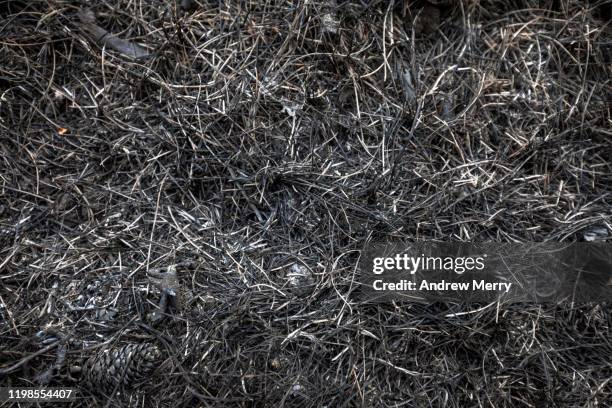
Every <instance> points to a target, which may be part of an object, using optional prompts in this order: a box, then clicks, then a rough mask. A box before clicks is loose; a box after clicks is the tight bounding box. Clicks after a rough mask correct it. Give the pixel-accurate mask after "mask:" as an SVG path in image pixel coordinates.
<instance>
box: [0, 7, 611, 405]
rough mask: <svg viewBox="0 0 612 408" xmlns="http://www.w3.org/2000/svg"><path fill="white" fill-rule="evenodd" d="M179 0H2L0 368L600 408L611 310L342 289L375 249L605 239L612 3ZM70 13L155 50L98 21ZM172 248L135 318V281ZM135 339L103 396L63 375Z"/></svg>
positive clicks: (6, 379)
mask: <svg viewBox="0 0 612 408" xmlns="http://www.w3.org/2000/svg"><path fill="white" fill-rule="evenodd" d="M178 3H179V2H169V1H157V0H152V1H146V2H134V1H116V2H105V1H101V2H86V1H61V0H55V1H51V0H49V1H27V2H26V1H21V2H19V1H9V2H6V1H4V2H2V5H1V6H0V15H1V16H2V18H0V223H1V224H2V225H1V226H2V228H3V229H2V233H1V234H0V237H2V240H3V244H2V245H3V246H2V247H1V248H0V254H1V257H0V338H1V341H0V385H20V386H25V385H32V384H41V383H46V384H47V385H54V386H74V387H78V388H79V393H80V395H81V396H83V397H84V399H82V400H79V401H77V402H74V403H73V406H80V405H91V406H105V405H106V406H118V405H123V406H136V405H143V404H144V405H148V406H154V407H161V406H183V405H189V406H195V405H198V406H211V407H212V406H214V407H219V406H245V407H247V406H288V407H289V406H290V407H297V406H303V407H317V406H328V407H340V406H366V407H379V406H400V405H401V404H403V406H449V407H465V406H483V407H484V406H495V407H504V406H508V407H515V406H572V407H596V406H601V407H603V406H609V405H611V401H612V381H611V380H610V378H611V377H612V369H611V366H612V365H611V356H612V346H611V344H610V338H611V336H610V323H611V316H612V315H611V309H610V306H609V305H594V304H590V305H573V306H572V305H505V304H500V305H497V304H493V305H440V304H434V305H427V306H425V305H418V304H410V303H399V304H389V305H379V306H374V305H368V304H363V303H358V302H356V301H354V298H353V296H352V294H353V292H354V291H355V290H356V289H357V288H356V287H355V286H354V285H353V283H352V282H353V279H354V274H355V269H356V264H357V261H358V259H359V254H360V251H362V249H363V248H364V247H365V246H367V245H368V243H369V242H371V241H373V240H380V239H390V238H394V237H399V238H404V239H438V240H461V241H501V242H513V241H521V242H522V241H532V240H535V241H544V240H553V241H580V240H583V239H584V238H585V237H587V236H588V237H593V236H597V237H598V239H604V240H605V239H609V237H610V234H611V227H610V225H611V224H612V223H611V216H612V210H611V208H612V206H611V201H612V195H611V186H612V168H611V164H610V158H612V142H611V139H610V138H611V133H610V121H611V118H610V99H611V97H612V91H611V87H610V67H611V65H610V62H611V61H610V55H611V52H610V41H611V38H612V37H611V36H610V28H609V23H608V22H607V20H605V16H606V15H608V16H609V3H605V2H578V1H550V2H535V1H533V2H530V1H511V2H508V1H501V0H500V1H487V2H485V1H481V2H478V1H469V2H467V1H466V2H458V1H447V2H431V3H430V2H425V1H423V2H415V3H414V4H409V3H408V2H401V1H395V2H386V1H385V2H382V1H372V2H357V1H355V2H340V1H338V2H337V3H336V2H317V1H308V2H296V3H295V4H294V3H293V2H280V1H278V2H277V1H260V2H255V1H240V2H239V1H194V2H191V3H192V4H191V5H190V7H189V10H182V9H180V7H179V5H177V4H178ZM433 3H437V4H433ZM86 7H91V8H92V11H93V12H94V16H95V24H97V25H98V26H99V27H101V28H102V29H104V30H106V31H107V32H108V33H110V34H112V35H114V36H116V38H119V39H123V40H126V41H132V42H134V43H138V44H140V45H141V46H143V47H145V48H146V49H148V50H149V52H150V55H149V56H147V57H144V58H142V59H139V60H135V59H132V58H131V57H130V56H129V55H123V54H121V52H120V50H116V49H113V48H112V42H109V41H108V38H109V37H105V38H106V40H105V39H103V38H95V37H92V35H91V30H89V31H88V30H87V29H86V27H83V26H82V24H83V23H82V21H81V20H79V18H78V17H77V15H78V13H79V11H80V10H82V9H84V8H86ZM606 13H608V14H606ZM102 44H106V46H105V48H104V49H102V48H101V45H102ZM109 44H111V45H109ZM173 265H174V266H176V271H177V274H178V282H179V283H178V287H177V288H175V289H176V291H177V297H178V296H180V299H176V301H172V302H168V303H169V304H170V305H171V307H170V308H169V309H168V310H167V311H166V312H167V316H166V317H165V318H164V319H161V320H160V319H153V318H152V317H151V316H153V315H154V314H153V312H155V311H156V310H157V305H158V304H159V302H160V298H161V297H162V291H164V290H167V288H166V289H164V288H160V287H159V286H158V285H155V284H154V283H152V280H151V279H150V274H148V273H147V272H148V271H150V270H158V271H162V272H163V271H165V270H167V269H168V268H169V267H171V266H173ZM131 343H155V344H157V345H159V347H160V349H161V350H162V351H163V361H162V362H161V363H160V365H159V367H158V369H157V370H155V372H154V375H153V376H152V377H151V378H150V380H148V381H146V382H144V383H140V384H134V386H133V388H132V389H131V390H127V391H125V392H123V393H122V394H121V395H120V396H117V395H115V396H112V400H110V398H111V397H110V396H107V397H104V396H100V395H96V394H95V389H93V390H92V389H91V387H89V388H88V387H85V384H84V383H83V382H81V381H79V379H78V366H80V365H82V363H83V361H84V359H86V358H88V357H90V356H92V355H95V353H99V352H103V350H105V349H108V348H112V347H121V346H122V345H125V344H131ZM53 366H55V367H56V368H55V369H53ZM49 368H52V370H51V371H46V370H48V369H49ZM71 369H72V373H71V376H72V377H74V379H71V378H69V372H70V371H71ZM49 373H51V375H48V374H49ZM109 401H110V402H109ZM107 404H110V405H107Z"/></svg>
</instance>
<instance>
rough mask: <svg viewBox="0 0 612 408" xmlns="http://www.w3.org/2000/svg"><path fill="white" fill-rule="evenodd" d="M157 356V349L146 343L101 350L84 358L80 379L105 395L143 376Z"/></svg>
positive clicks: (151, 366) (155, 361) (149, 369)
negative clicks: (85, 359) (81, 377)
mask: <svg viewBox="0 0 612 408" xmlns="http://www.w3.org/2000/svg"><path fill="white" fill-rule="evenodd" d="M160 357H161V351H160V350H159V348H158V347H157V346H156V345H153V344H146V343H143V344H128V345H125V346H123V347H121V348H115V349H107V350H103V351H102V352H100V353H98V354H96V355H94V356H91V357H90V358H89V359H87V361H86V362H85V364H84V365H83V378H84V380H85V382H86V384H87V385H88V386H89V387H90V388H91V389H92V390H95V391H97V392H101V393H103V394H107V395H109V394H112V393H113V392H115V391H117V390H121V389H126V388H130V387H131V386H132V385H133V384H134V383H135V382H137V381H140V380H143V379H145V378H146V377H147V376H148V375H149V374H150V373H151V371H153V369H154V368H155V366H156V365H157V363H159V360H160Z"/></svg>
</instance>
